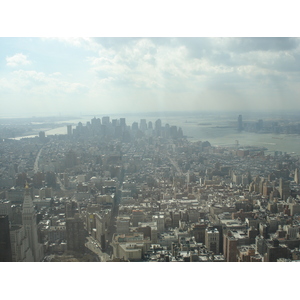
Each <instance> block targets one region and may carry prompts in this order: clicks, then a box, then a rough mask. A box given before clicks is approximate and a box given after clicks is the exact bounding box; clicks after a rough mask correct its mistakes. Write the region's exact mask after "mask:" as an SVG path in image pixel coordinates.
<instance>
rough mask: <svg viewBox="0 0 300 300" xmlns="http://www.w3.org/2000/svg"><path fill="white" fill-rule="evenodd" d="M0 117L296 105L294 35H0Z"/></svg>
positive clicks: (299, 53)
mask: <svg viewBox="0 0 300 300" xmlns="http://www.w3.org/2000/svg"><path fill="white" fill-rule="evenodd" d="M0 43H1V52H0V67H1V68H0V69H1V71H0V94H1V98H2V101H1V117H4V116H14V117H20V116H33V115H36V116H45V115H59V114H62V115H63V114H76V115H78V114H91V113H95V112H97V113H98V114H99V113H101V114H102V113H103V114H108V113H111V114H114V113H129V112H130V113H132V112H133V113H138V112H145V113H147V112H161V111H174V112H178V111H214V110H222V111H245V110H246V111H247V110H248V111H251V110H256V111H266V110H273V111H277V112H278V111H282V110H295V109H296V108H297V106H296V104H297V98H298V96H299V87H298V85H297V82H298V77H299V71H298V69H299V64H300V60H299V57H300V39H299V38H175V37H172V38H161V37H158V38H149V37H145V38H125V37H122V38H109V37H106V38H62V37H58V38H48V37H43V38H25V37H22V38H4V37H3V38H1V39H0Z"/></svg>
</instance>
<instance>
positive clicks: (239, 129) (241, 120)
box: [238, 115, 243, 131]
mask: <svg viewBox="0 0 300 300" xmlns="http://www.w3.org/2000/svg"><path fill="white" fill-rule="evenodd" d="M242 130H243V117H242V115H239V117H238V131H242Z"/></svg>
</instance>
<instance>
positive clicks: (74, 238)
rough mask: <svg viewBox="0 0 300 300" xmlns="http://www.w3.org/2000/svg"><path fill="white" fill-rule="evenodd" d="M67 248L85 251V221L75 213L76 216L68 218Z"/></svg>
mask: <svg viewBox="0 0 300 300" xmlns="http://www.w3.org/2000/svg"><path fill="white" fill-rule="evenodd" d="M66 231H67V248H68V250H72V251H77V252H84V249H85V232H84V227H83V221H82V220H81V219H80V218H79V215H78V214H75V216H74V218H67V219H66Z"/></svg>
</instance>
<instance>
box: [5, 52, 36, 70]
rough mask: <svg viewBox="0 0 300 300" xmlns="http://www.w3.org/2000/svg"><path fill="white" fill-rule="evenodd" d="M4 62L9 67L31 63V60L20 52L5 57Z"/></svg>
mask: <svg viewBox="0 0 300 300" xmlns="http://www.w3.org/2000/svg"><path fill="white" fill-rule="evenodd" d="M6 64H7V66H9V67H18V66H25V65H29V64H31V61H30V60H28V59H27V56H26V55H24V54H22V53H17V54H15V55H13V56H10V57H6Z"/></svg>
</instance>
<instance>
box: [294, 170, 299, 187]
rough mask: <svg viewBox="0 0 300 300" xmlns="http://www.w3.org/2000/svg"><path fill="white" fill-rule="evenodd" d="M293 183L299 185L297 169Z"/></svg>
mask: <svg viewBox="0 0 300 300" xmlns="http://www.w3.org/2000/svg"><path fill="white" fill-rule="evenodd" d="M294 181H295V182H296V183H297V184H299V169H298V168H297V169H296V170H295V175H294Z"/></svg>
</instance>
